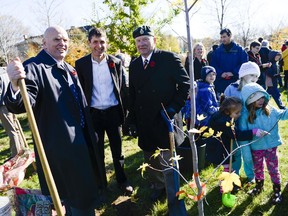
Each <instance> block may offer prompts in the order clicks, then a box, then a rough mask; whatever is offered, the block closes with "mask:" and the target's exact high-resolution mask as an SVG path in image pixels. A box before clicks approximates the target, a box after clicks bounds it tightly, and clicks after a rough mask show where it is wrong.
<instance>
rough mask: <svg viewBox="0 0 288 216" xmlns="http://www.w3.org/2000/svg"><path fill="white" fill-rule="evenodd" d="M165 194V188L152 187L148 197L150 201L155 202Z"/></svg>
mask: <svg viewBox="0 0 288 216" xmlns="http://www.w3.org/2000/svg"><path fill="white" fill-rule="evenodd" d="M164 194H165V188H162V189H154V190H153V192H152V194H151V195H150V199H151V201H152V202H156V201H157V200H159V199H161V198H162V197H163V196H164Z"/></svg>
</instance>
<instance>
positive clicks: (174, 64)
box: [129, 26, 189, 215]
mask: <svg viewBox="0 0 288 216" xmlns="http://www.w3.org/2000/svg"><path fill="white" fill-rule="evenodd" d="M133 37H134V38H135V42H136V47H137V50H138V52H139V53H140V56H139V57H138V58H136V59H134V60H133V61H132V62H131V64H130V67H129V102H130V107H129V122H130V125H131V129H136V131H137V134H138V145H139V146H140V148H141V149H142V150H143V153H144V160H145V162H146V163H148V164H151V166H152V167H154V168H157V169H160V170H162V171H163V172H157V171H156V172H155V171H153V170H152V169H147V171H148V174H149V177H150V181H151V184H152V185H151V186H152V187H153V191H154V192H153V193H152V194H151V197H150V198H151V200H153V201H156V200H157V199H158V198H159V197H160V196H161V195H162V194H163V192H164V191H165V189H166V194H167V198H168V208H169V215H183V214H185V213H183V212H182V211H181V210H180V208H181V207H180V205H179V201H178V198H177V197H176V195H175V194H176V192H177V191H175V190H174V185H173V182H174V181H173V170H172V169H167V167H165V166H163V163H168V164H170V162H171V161H169V159H170V158H171V153H170V151H163V152H162V153H161V154H162V157H157V158H156V159H152V157H151V156H152V155H153V154H154V152H155V150H157V149H158V148H161V149H170V146H169V143H170V142H169V131H168V127H167V126H166V124H165V122H164V120H163V118H162V116H161V110H163V107H162V104H163V106H164V107H165V109H166V111H167V113H168V115H169V117H170V118H171V119H172V118H173V117H174V115H175V114H176V113H178V112H180V110H181V108H182V107H183V106H184V104H185V100H186V99H187V96H188V90H189V77H188V74H187V72H186V71H185V69H184V68H183V66H182V64H181V61H180V58H179V57H178V56H177V55H176V54H174V53H171V52H166V51H162V50H158V49H156V48H155V46H156V38H155V37H154V34H153V31H152V30H151V28H150V27H149V26H141V27H139V28H137V29H136V30H135V31H134V32H133ZM162 159H163V160H165V162H164V161H163V160H162ZM164 170H165V171H164ZM163 174H164V175H163Z"/></svg>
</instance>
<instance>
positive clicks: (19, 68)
mask: <svg viewBox="0 0 288 216" xmlns="http://www.w3.org/2000/svg"><path fill="white" fill-rule="evenodd" d="M7 73H8V76H9V79H10V81H11V84H12V89H13V91H14V92H16V91H18V90H19V86H18V80H19V79H24V78H25V77H26V75H25V71H24V67H23V65H22V62H21V60H20V59H19V58H18V57H17V58H16V59H15V60H13V61H11V62H10V63H9V64H8V65H7Z"/></svg>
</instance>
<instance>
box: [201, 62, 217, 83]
mask: <svg viewBox="0 0 288 216" xmlns="http://www.w3.org/2000/svg"><path fill="white" fill-rule="evenodd" d="M211 72H214V73H215V74H216V70H215V68H214V67H211V66H204V67H202V69H201V79H202V80H203V81H205V80H206V76H207V75H208V74H209V73H211Z"/></svg>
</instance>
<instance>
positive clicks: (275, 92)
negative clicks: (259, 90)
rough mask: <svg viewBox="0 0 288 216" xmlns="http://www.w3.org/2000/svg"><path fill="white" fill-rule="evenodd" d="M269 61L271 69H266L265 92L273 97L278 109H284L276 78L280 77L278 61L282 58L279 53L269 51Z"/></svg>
mask: <svg viewBox="0 0 288 216" xmlns="http://www.w3.org/2000/svg"><path fill="white" fill-rule="evenodd" d="M268 56H269V61H270V62H271V67H270V68H268V70H267V74H266V86H267V92H268V93H269V94H270V95H271V96H272V97H273V99H274V101H275V102H276V104H277V106H278V107H279V109H285V106H284V104H283V102H282V100H281V93H280V91H279V89H278V82H279V79H278V77H279V76H280V69H279V65H278V63H279V60H280V59H281V58H282V55H281V53H280V52H278V51H276V50H271V51H270V52H269V55H268Z"/></svg>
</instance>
